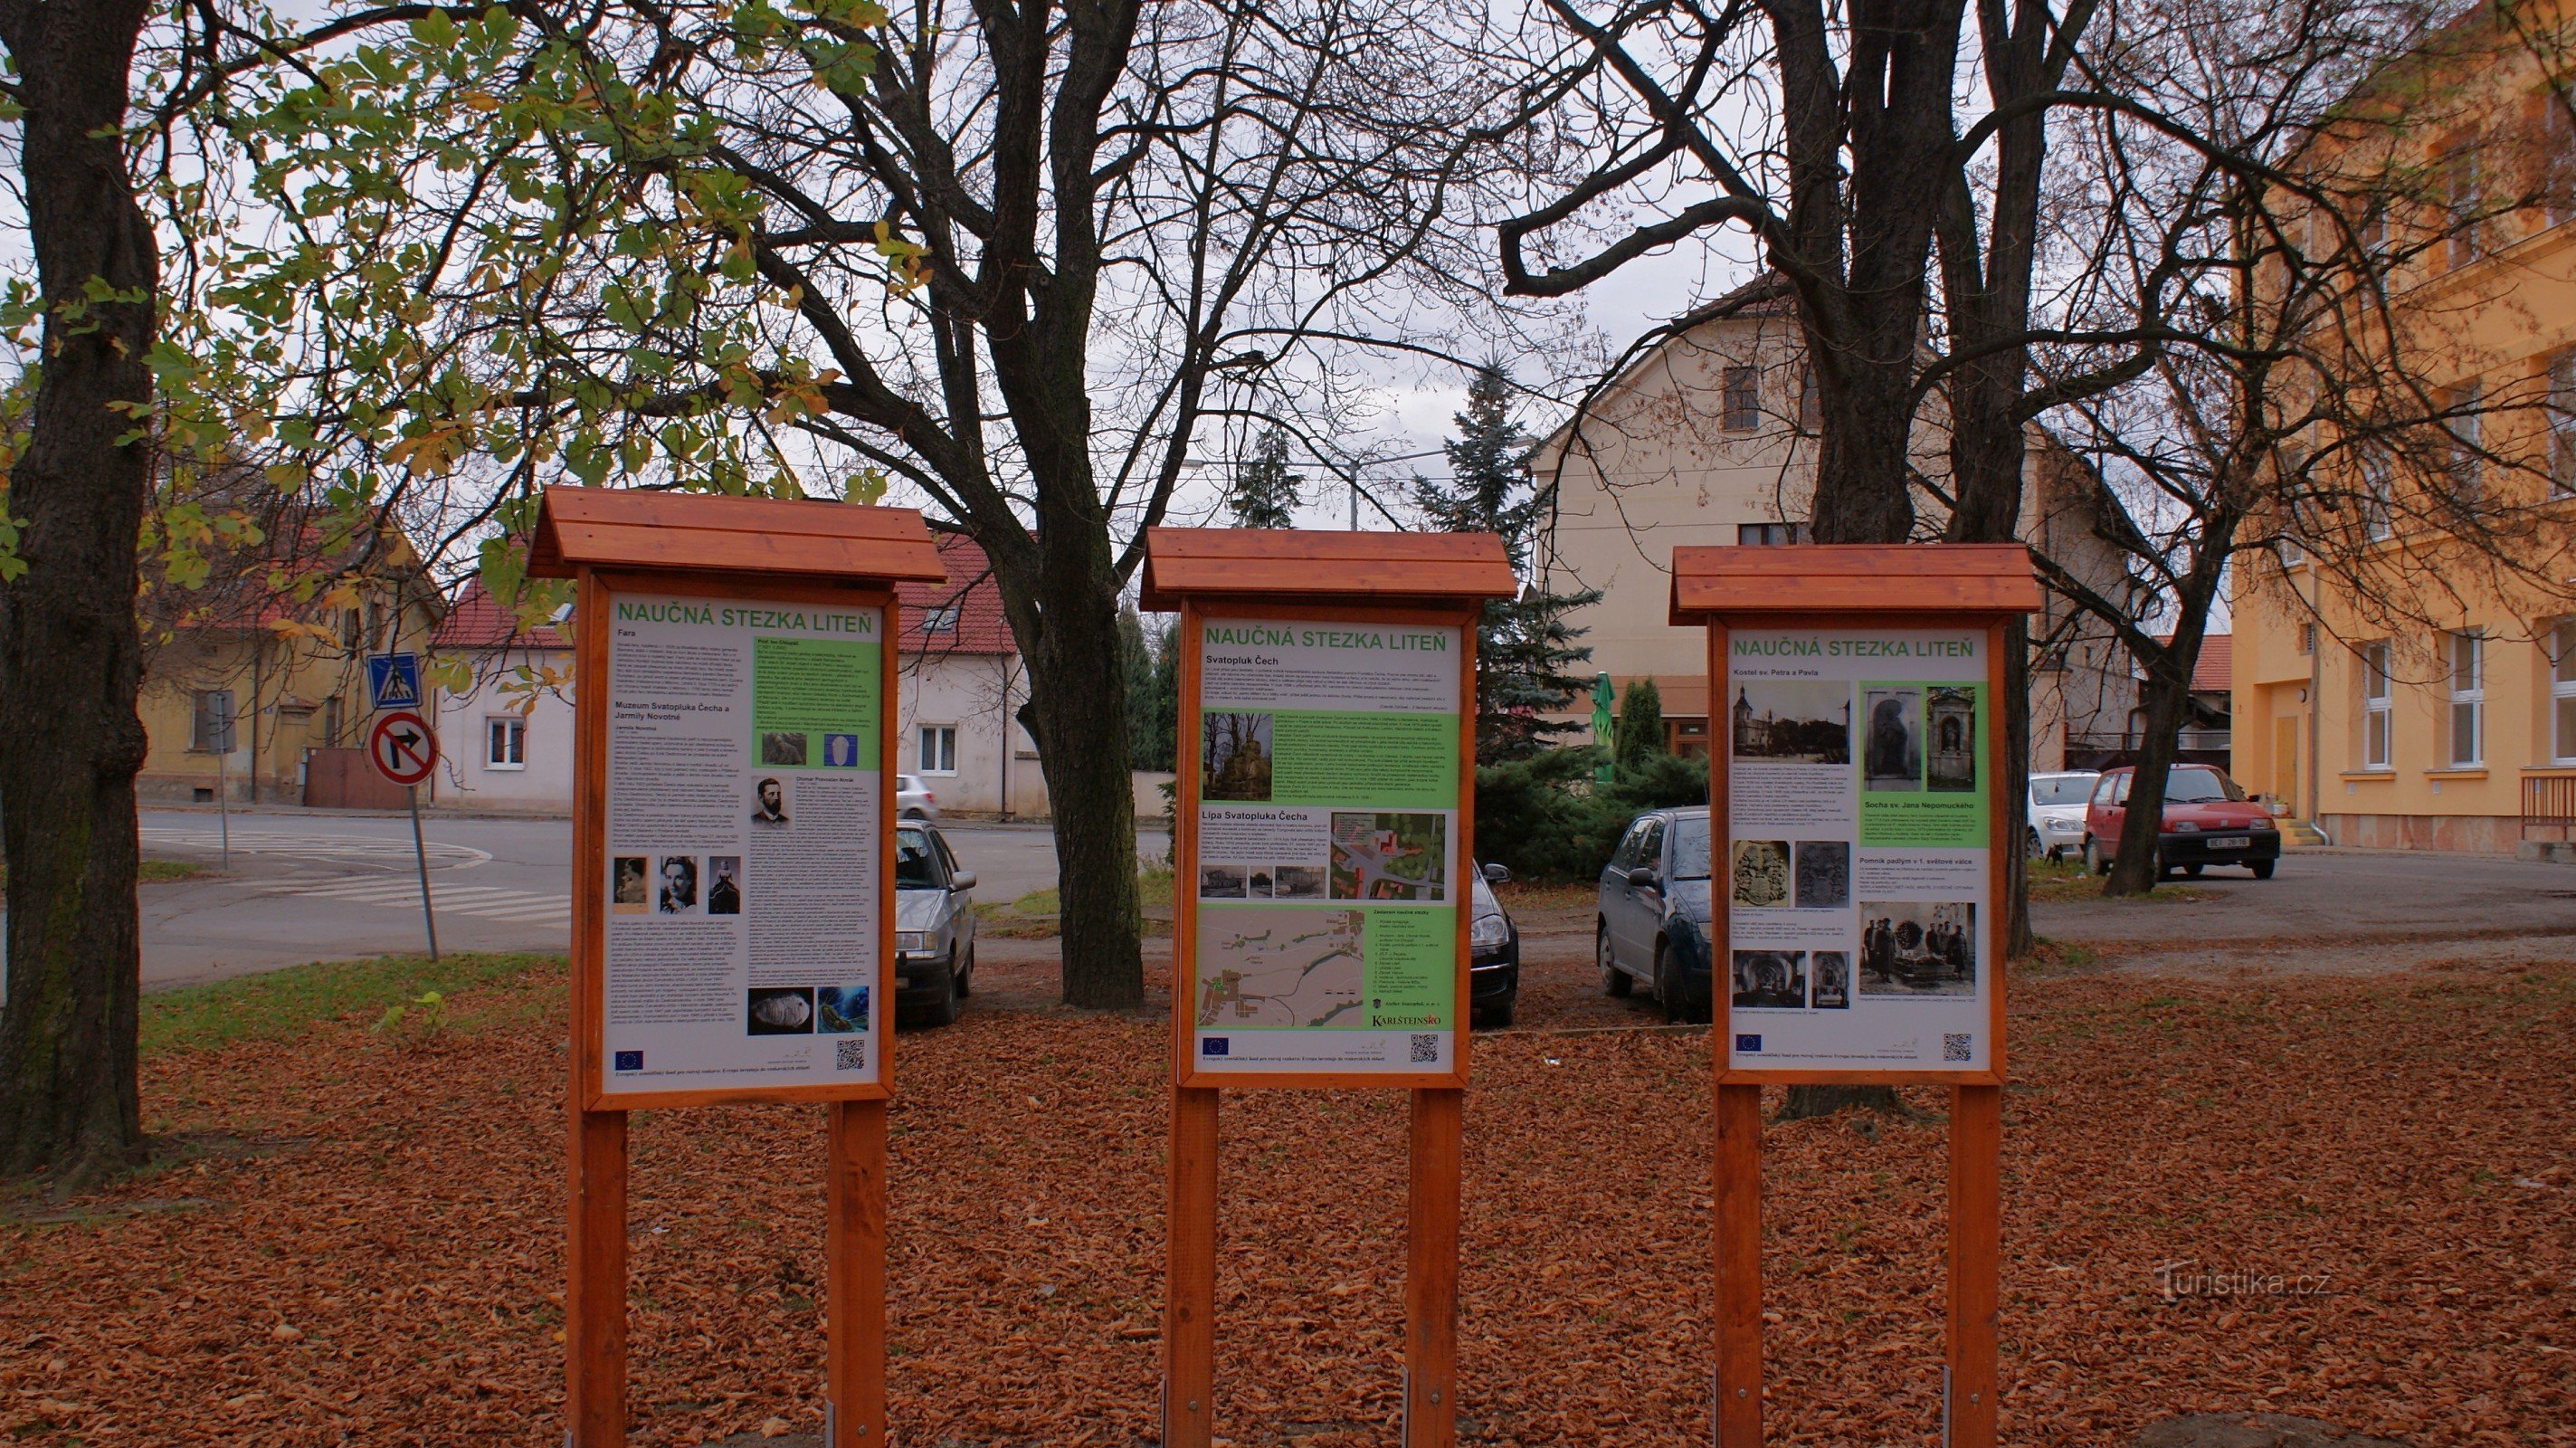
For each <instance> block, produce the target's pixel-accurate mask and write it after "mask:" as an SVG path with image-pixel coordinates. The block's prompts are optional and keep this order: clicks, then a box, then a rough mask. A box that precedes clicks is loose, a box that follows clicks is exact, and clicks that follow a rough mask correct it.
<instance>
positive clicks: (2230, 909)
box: [2031, 849, 2576, 945]
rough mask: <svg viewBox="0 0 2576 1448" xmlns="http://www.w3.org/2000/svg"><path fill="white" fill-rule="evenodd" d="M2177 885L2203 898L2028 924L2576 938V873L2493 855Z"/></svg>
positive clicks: (2119, 939)
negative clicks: (2569, 936)
mask: <svg viewBox="0 0 2576 1448" xmlns="http://www.w3.org/2000/svg"><path fill="white" fill-rule="evenodd" d="M2173 883H2174V884H2176V885H2180V886H2184V887H2186V888H2188V889H2190V890H2192V891H2196V892H2198V893H2200V894H2202V895H2204V896H2205V897H2206V898H2204V899H2200V900H2194V901H2190V902H2187V903H2176V904H2161V903H2156V904H2147V903H2139V902H2133V901H2114V900H2074V901H2056V902H2049V903H2042V904H2039V905H2035V906H2033V907H2032V910H2031V924H2032V926H2033V928H2034V929H2036V930H2038V932H2039V933H2040V934H2042V935H2045V936H2049V937H2051V938H2054V939H2059V940H2072V941H2079V942H2082V943H2086V944H2120V943H2127V942H2142V941H2177V940H2187V941H2194V942H2200V943H2207V944H2223V943H2227V942H2240V943H2242V942H2254V941H2278V940H2291V941H2305V942H2310V943H2315V944H2321V945H2334V944H2353V943H2360V942H2366V941H2394V940H2418V941H2420V940H2440V939H2459V940H2466V939H2476V938H2481V937H2495V936H2503V935H2508V934H2516V935H2531V936H2549V935H2566V934H2576V866H2569V865H2538V864H2523V863H2521V862H2520V861H2516V860H2512V859H2505V858H2499V857H2496V856H2493V855H2445V854H2432V853H2429V852H2428V853H2412V852H2407V851H2397V850H2385V851H2383V850H2340V849H2304V850H2290V851H2287V852H2285V853H2284V854H2283V855H2282V857H2281V867H2280V871H2279V873H2277V874H2275V875H2274V876H2273V877H2272V878H2271V879H2269V880H2257V879H2255V878H2254V877H2253V876H2251V875H2249V874H2247V873H2246V872H2245V871H2243V870H2239V869H2227V868H2222V867H2219V866H2215V865H2213V866H2211V867H2210V868H2209V871H2208V872H2207V873H2206V874H2204V875H2203V876H2201V878H2199V879H2197V880H2192V879H2183V878H2181V877H2179V876H2177V877H2176V878H2175V879H2174V881H2173Z"/></svg>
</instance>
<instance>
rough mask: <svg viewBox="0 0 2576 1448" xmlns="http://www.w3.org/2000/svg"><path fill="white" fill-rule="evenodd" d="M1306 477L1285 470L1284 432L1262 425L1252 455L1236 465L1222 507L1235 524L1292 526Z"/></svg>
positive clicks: (1286, 465)
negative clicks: (1232, 480)
mask: <svg viewBox="0 0 2576 1448" xmlns="http://www.w3.org/2000/svg"><path fill="white" fill-rule="evenodd" d="M1305 486H1306V480H1305V478H1304V477H1302V476H1300V475H1299V474H1296V473H1292V472H1290V471H1288V433H1287V431H1286V430H1285V429H1282V428H1276V427H1273V428H1265V429H1264V430H1263V431H1262V434H1261V438H1260V440H1259V441H1258V442H1256V443H1254V444H1253V447H1252V456H1251V457H1250V458H1248V459H1246V460H1245V461H1243V462H1242V463H1239V464H1237V465H1236V467H1235V470H1234V487H1233V490H1232V491H1231V493H1229V494H1228V496H1227V498H1226V507H1227V509H1228V510H1230V511H1231V512H1232V513H1233V514H1234V526H1236V527H1238V528H1294V527H1296V526H1297V504H1298V503H1299V502H1300V501H1302V499H1301V498H1300V497H1299V494H1300V493H1301V492H1302V491H1303V489H1304V488H1305Z"/></svg>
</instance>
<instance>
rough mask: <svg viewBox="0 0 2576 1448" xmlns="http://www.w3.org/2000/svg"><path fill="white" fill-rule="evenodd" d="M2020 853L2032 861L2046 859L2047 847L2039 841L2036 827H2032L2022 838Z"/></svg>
mask: <svg viewBox="0 0 2576 1448" xmlns="http://www.w3.org/2000/svg"><path fill="white" fill-rule="evenodd" d="M2021 852H2022V853H2023V854H2025V855H2028V856H2030V857H2031V858H2032V859H2034V860H2044V859H2046V858H2048V846H2047V845H2046V844H2045V843H2043V842H2042V841H2041V840H2040V838H2039V830H2038V829H2037V828H2036V827H2033V828H2032V829H2031V830H2029V831H2028V832H2027V833H2026V834H2025V835H2024V836H2023V838H2022V844H2021Z"/></svg>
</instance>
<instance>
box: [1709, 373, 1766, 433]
mask: <svg viewBox="0 0 2576 1448" xmlns="http://www.w3.org/2000/svg"><path fill="white" fill-rule="evenodd" d="M1760 376H1761V374H1760V373H1759V372H1757V371H1755V370H1754V369H1753V368H1751V367H1729V368H1727V369H1726V375H1725V379H1724V382H1725V391H1724V393H1723V397H1722V410H1721V412H1720V414H1719V417H1718V426H1720V427H1723V428H1725V429H1726V430H1727V431H1728V432H1752V431H1754V430H1756V429H1758V428H1760V427H1761V426H1762V391H1761V387H1760Z"/></svg>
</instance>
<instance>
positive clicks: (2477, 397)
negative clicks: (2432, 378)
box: [2442, 382, 2486, 503]
mask: <svg viewBox="0 0 2576 1448" xmlns="http://www.w3.org/2000/svg"><path fill="white" fill-rule="evenodd" d="M2443 400H2444V402H2445V403H2446V404H2447V408H2446V410H2447V411H2448V412H2450V413H2451V414H2452V415H2451V416H2449V417H2446V418H2444V419H2443V422H2442V425H2443V427H2444V428H2445V429H2446V430H2448V431H2449V432H2450V434H2451V488H2452V490H2453V492H2454V493H2455V494H2456V495H2457V497H2458V499H2459V501H2461V502H2463V503H2474V502H2476V501H2477V498H2478V494H2479V493H2481V492H2483V491H2484V490H2485V488H2486V459H2485V458H2484V457H2483V456H2481V455H2480V454H2481V452H2482V450H2483V449H2484V447H2485V445H2486V428H2485V426H2484V421H2485V414H2484V413H2482V412H2481V411H2480V410H2479V409H2480V408H2482V407H2483V406H2484V405H2485V402H2486V391H2485V389H2484V388H2483V387H2481V386H2480V385H2479V384H2477V383H2475V382H2463V383H2461V384H2460V385H2459V386H2457V387H2454V388H2452V389H2451V391H2450V394H2449V396H2447V397H2446V398H2444V399H2443Z"/></svg>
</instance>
